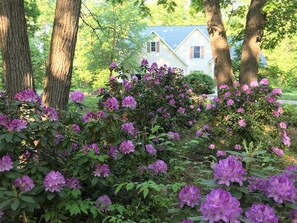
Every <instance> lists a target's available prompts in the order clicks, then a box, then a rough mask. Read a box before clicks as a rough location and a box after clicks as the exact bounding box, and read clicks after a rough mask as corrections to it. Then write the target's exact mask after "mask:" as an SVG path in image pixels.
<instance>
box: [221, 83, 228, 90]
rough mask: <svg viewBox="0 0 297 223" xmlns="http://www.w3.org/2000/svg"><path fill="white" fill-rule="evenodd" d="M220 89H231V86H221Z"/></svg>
mask: <svg viewBox="0 0 297 223" xmlns="http://www.w3.org/2000/svg"><path fill="white" fill-rule="evenodd" d="M219 89H220V90H221V89H229V86H228V85H226V84H221V85H220V86H219Z"/></svg>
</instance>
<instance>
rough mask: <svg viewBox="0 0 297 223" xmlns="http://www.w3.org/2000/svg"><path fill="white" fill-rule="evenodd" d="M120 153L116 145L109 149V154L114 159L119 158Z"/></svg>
mask: <svg viewBox="0 0 297 223" xmlns="http://www.w3.org/2000/svg"><path fill="white" fill-rule="evenodd" d="M118 153H119V151H118V148H117V147H116V146H111V147H110V148H109V150H108V151H107V154H108V155H109V156H111V157H112V158H114V159H117V158H118Z"/></svg>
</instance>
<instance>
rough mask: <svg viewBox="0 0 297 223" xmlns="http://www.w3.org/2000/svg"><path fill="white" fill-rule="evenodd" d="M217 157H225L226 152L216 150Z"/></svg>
mask: <svg viewBox="0 0 297 223" xmlns="http://www.w3.org/2000/svg"><path fill="white" fill-rule="evenodd" d="M217 156H218V157H219V156H226V151H223V150H218V151H217Z"/></svg>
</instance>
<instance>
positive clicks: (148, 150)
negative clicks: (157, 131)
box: [145, 144, 157, 155]
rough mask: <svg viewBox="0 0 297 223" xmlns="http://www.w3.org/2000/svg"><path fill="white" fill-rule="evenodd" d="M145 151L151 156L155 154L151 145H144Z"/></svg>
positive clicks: (155, 151)
mask: <svg viewBox="0 0 297 223" xmlns="http://www.w3.org/2000/svg"><path fill="white" fill-rule="evenodd" d="M145 150H146V151H147V152H148V153H149V154H151V155H156V154H157V150H156V149H155V148H154V146H153V145H152V144H147V145H145Z"/></svg>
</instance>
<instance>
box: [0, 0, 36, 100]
mask: <svg viewBox="0 0 297 223" xmlns="http://www.w3.org/2000/svg"><path fill="white" fill-rule="evenodd" d="M0 48H1V52H2V62H3V73H4V80H5V88H6V93H7V96H8V98H9V99H13V98H14V96H15V94H16V93H18V92H21V91H23V90H26V89H34V82H33V68H32V62H31V56H30V48H29V40H28V34H27V24H26V19H25V11H24V1H23V0H0Z"/></svg>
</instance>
